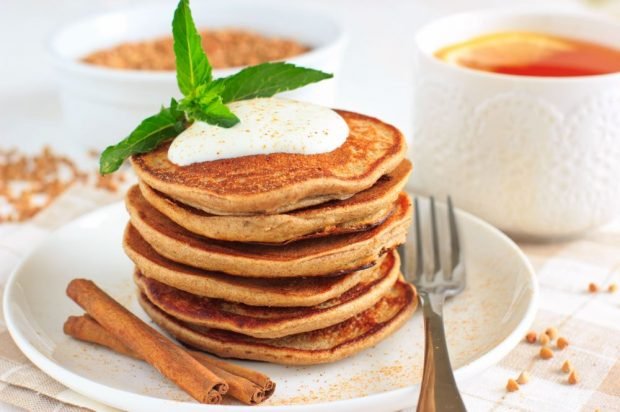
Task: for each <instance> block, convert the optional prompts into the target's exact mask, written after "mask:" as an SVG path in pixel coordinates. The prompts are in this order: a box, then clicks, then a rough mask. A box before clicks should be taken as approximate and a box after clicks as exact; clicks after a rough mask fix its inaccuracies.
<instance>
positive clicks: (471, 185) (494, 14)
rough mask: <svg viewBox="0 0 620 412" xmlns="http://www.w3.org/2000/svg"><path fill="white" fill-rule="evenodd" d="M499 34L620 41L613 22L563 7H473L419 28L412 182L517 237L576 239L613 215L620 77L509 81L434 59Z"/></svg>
mask: <svg viewBox="0 0 620 412" xmlns="http://www.w3.org/2000/svg"><path fill="white" fill-rule="evenodd" d="M506 30H525V31H538V32H545V33H551V34H558V35H563V36H570V37H574V38H579V39H584V40H590V41H593V42H596V43H600V44H605V45H610V46H612V47H616V46H617V45H618V44H620V24H619V23H618V22H617V21H615V20H610V19H608V18H604V17H602V16H598V15H593V14H589V13H587V14H584V13H578V12H568V11H565V12H560V11H550V10H546V11H545V10H529V11H527V10H513V11H479V12H471V13H465V14H459V15H454V16H449V17H445V18H442V19H440V20H437V21H435V22H432V23H430V24H429V25H427V26H425V27H424V28H422V29H421V30H420V31H419V32H418V35H417V37H416V48H417V61H416V67H415V91H414V93H415V98H414V108H413V113H414V116H413V117H414V134H413V143H412V145H411V146H410V147H411V149H410V150H411V152H410V157H412V158H413V160H414V163H415V165H416V167H415V172H414V173H413V177H412V180H411V183H410V187H411V188H413V190H416V191H419V192H422V193H427V194H436V195H439V196H442V195H445V194H448V193H449V194H450V195H452V197H453V199H454V201H455V203H456V204H457V205H459V207H461V208H463V209H465V210H467V211H469V212H472V213H474V214H476V215H478V216H480V217H482V218H484V219H486V220H487V221H489V222H490V223H491V224H493V225H495V226H497V227H499V228H501V229H503V230H504V231H507V232H509V233H511V234H512V235H515V236H517V237H529V238H532V237H535V238H556V237H567V236H575V235H578V234H581V233H583V232H585V231H587V230H589V229H591V228H594V227H596V226H598V225H600V224H602V223H605V222H607V221H609V220H610V219H611V218H612V217H614V216H616V215H617V214H618V212H619V211H620V184H618V178H620V116H619V113H620V73H614V74H607V75H598V76H583V77H570V78H568V77H563V78H562V77H555V78H549V77H528V76H510V75H502V74H494V73H488V72H483V71H478V70H472V69H468V68H464V67H457V66H453V65H449V64H447V63H445V62H443V61H440V60H439V59H437V58H436V57H434V55H433V53H434V52H435V51H436V50H438V49H439V48H441V47H443V46H446V45H450V44H454V43H456V42H459V41H462V40H465V39H469V38H472V37H475V36H477V35H481V34H487V33H493V32H500V31H506Z"/></svg>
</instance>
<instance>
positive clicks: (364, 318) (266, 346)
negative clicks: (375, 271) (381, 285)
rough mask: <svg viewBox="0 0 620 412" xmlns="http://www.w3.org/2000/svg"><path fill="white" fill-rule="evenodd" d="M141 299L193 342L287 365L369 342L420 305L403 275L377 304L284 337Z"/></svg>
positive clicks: (321, 359)
mask: <svg viewBox="0 0 620 412" xmlns="http://www.w3.org/2000/svg"><path fill="white" fill-rule="evenodd" d="M139 301H140V304H141V305H142V308H143V309H144V310H145V311H146V313H147V314H148V315H149V316H150V317H151V319H153V321H155V323H157V324H158V325H159V326H160V327H161V328H162V329H164V330H165V331H167V332H168V333H170V334H171V335H172V336H174V337H176V338H177V339H178V340H179V341H181V342H183V343H185V344H187V345H189V346H192V347H195V348H198V349H201V350H204V351H207V352H211V353H214V354H216V355H218V356H222V357H227V358H240V359H252V360H260V361H267V362H274V363H282V364H288V365H312V364H319V363H326V362H333V361H337V360H339V359H342V358H345V357H347V356H351V355H353V354H355V353H357V352H359V351H361V350H363V349H366V348H369V347H371V346H373V345H375V344H377V343H378V342H379V341H381V340H383V339H385V338H386V337H387V336H389V335H390V334H392V333H393V332H394V331H396V330H397V329H398V328H399V327H400V326H401V325H402V324H403V323H404V322H405V321H406V320H407V319H408V318H409V317H410V316H411V314H412V313H413V312H414V310H415V308H416V306H417V300H416V298H415V289H414V288H413V286H412V285H410V284H408V283H406V282H404V281H403V280H402V279H401V280H399V281H398V282H396V283H395V284H394V286H393V287H392V289H390V291H389V292H388V293H387V294H386V295H385V296H383V297H382V298H381V299H380V300H379V302H377V303H376V304H375V305H374V306H373V307H371V308H370V309H367V310H365V311H364V312H362V313H360V314H358V315H356V316H354V317H352V318H349V319H347V320H345V321H343V322H341V323H338V324H336V325H333V326H329V327H326V328H323V329H318V330H314V331H311V332H304V333H298V334H295V335H289V336H285V337H282V338H276V339H259V338H253V337H250V336H247V335H242V334H240V333H236V332H230V331H225V330H220V329H211V328H206V327H201V326H195V325H191V324H188V323H186V322H183V321H180V320H178V319H175V318H174V317H172V316H170V315H167V314H166V313H165V312H163V311H161V310H160V309H158V308H157V306H155V305H153V304H152V303H151V302H150V301H149V300H148V298H147V297H145V296H144V295H143V294H141V295H140V299H139Z"/></svg>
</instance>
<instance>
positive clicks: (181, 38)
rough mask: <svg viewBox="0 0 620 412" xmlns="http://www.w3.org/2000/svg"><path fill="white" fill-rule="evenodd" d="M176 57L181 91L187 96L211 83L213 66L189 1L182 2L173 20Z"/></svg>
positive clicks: (183, 0)
mask: <svg viewBox="0 0 620 412" xmlns="http://www.w3.org/2000/svg"><path fill="white" fill-rule="evenodd" d="M172 36H173V39H174V55H175V57H176V66H177V83H178V85H179V90H181V93H183V95H185V96H187V95H189V94H190V93H192V92H193V91H195V90H196V88H197V87H198V86H199V85H201V84H204V83H207V82H209V81H211V70H212V69H211V64H210V63H209V59H208V58H207V55H206V54H205V51H204V50H203V48H202V41H201V39H200V34H198V30H196V25H195V24H194V19H193V18H192V11H191V10H190V8H189V0H181V1H180V2H179V5H178V6H177V9H176V10H175V12H174V18H173V20H172Z"/></svg>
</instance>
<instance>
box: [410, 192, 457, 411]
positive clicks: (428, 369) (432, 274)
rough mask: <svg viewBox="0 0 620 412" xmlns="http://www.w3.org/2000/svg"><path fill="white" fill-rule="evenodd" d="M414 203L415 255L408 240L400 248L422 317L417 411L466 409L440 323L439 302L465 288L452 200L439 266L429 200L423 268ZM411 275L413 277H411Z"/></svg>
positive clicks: (435, 219)
mask: <svg viewBox="0 0 620 412" xmlns="http://www.w3.org/2000/svg"><path fill="white" fill-rule="evenodd" d="M414 206H415V212H414V213H415V220H414V224H415V228H414V231H415V243H416V253H415V255H416V258H415V269H414V266H413V265H414V254H413V253H412V251H411V248H412V247H411V245H410V242H408V246H407V247H406V248H404V250H403V252H404V255H405V256H404V257H403V260H404V262H405V276H406V277H407V280H409V281H410V282H412V283H413V284H414V285H415V286H416V288H417V290H418V296H419V299H420V304H421V305H422V313H423V316H424V338H425V349H424V373H423V375H422V384H421V386H420V397H419V399H418V408H417V410H418V411H422V412H442V411H466V409H465V405H464V404H463V400H462V399H461V395H460V394H459V390H458V387H457V385H456V381H455V380H454V373H453V372H452V366H451V365H450V357H449V354H448V346H447V344H446V336H445V331H444V326H443V305H444V302H445V299H446V297H449V296H455V295H457V294H459V293H460V292H461V291H462V290H463V289H464V288H465V267H464V264H463V259H462V255H461V247H460V242H459V237H458V230H457V225H456V217H455V215H454V208H453V207H452V200H451V199H450V197H448V226H449V232H450V251H449V253H450V255H449V259H447V261H448V267H447V268H442V264H441V257H440V251H439V249H440V248H439V235H438V234H437V217H436V212H435V199H434V198H432V197H431V199H430V218H431V243H432V252H433V259H432V267H431V270H430V271H426V270H425V267H424V257H423V255H424V253H423V246H422V243H423V241H422V233H421V226H420V209H419V203H418V199H417V198H416V199H415V201H414ZM412 276H413V279H411V277H412Z"/></svg>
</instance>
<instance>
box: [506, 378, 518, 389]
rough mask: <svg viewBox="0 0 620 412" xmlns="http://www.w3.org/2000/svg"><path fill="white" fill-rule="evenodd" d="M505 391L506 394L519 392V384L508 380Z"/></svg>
mask: <svg viewBox="0 0 620 412" xmlns="http://www.w3.org/2000/svg"><path fill="white" fill-rule="evenodd" d="M506 389H507V390H508V392H515V391H518V390H519V384H518V383H517V381H515V380H514V379H508V383H507V384H506Z"/></svg>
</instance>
